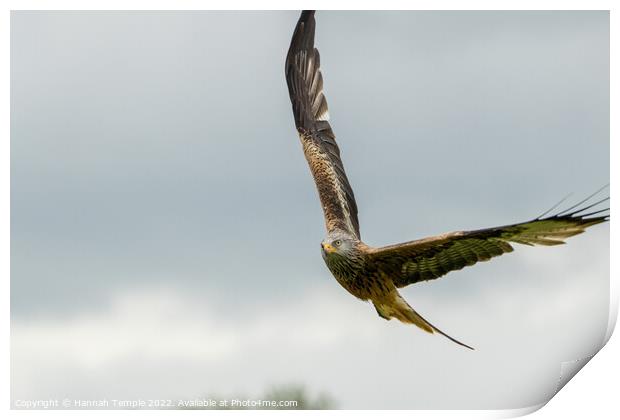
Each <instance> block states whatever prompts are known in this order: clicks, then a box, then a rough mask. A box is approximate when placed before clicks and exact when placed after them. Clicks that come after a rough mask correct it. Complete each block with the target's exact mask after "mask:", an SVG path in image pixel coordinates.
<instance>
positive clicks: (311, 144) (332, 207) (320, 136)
mask: <svg viewBox="0 0 620 420" xmlns="http://www.w3.org/2000/svg"><path fill="white" fill-rule="evenodd" d="M314 32H315V21H314V12H313V11H303V12H302V14H301V16H300V18H299V21H298V22H297V26H296V27H295V32H294V34H293V38H292V40H291V46H290V48H289V51H288V54H287V56H286V65H285V73H286V82H287V84H288V89H289V96H290V98H291V104H292V106H293V115H294V117H295V125H296V126H297V131H298V134H299V138H300V140H301V143H302V146H303V150H304V154H305V156H306V160H307V161H308V165H309V166H310V171H311V172H312V176H313V178H314V181H315V183H316V186H317V190H318V192H319V198H320V200H321V204H322V206H323V213H324V215H325V225H326V227H327V230H328V231H333V230H336V229H342V230H345V231H347V232H350V233H351V234H354V235H356V236H357V237H358V238H359V237H360V233H359V222H358V219H357V204H356V203H355V196H354V194H353V189H352V188H351V185H350V184H349V180H348V179H347V175H346V173H345V170H344V165H343V164H342V159H341V158H340V149H339V148H338V144H336V137H335V136H334V133H333V131H332V129H331V126H330V124H329V122H328V120H329V110H328V107H327V100H326V99H325V95H324V94H323V76H322V74H321V70H320V66H321V57H320V54H319V51H318V50H317V49H316V48H314Z"/></svg>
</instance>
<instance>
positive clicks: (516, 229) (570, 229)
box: [369, 200, 609, 287]
mask: <svg viewBox="0 0 620 420" xmlns="http://www.w3.org/2000/svg"><path fill="white" fill-rule="evenodd" d="M602 201H605V200H602ZM599 203H600V202H599ZM599 203H595V204H593V205H592V206H594V205H596V204H599ZM592 206H588V207H585V208H581V209H579V210H576V211H573V212H572V213H567V211H564V212H560V213H558V214H556V215H554V216H550V217H546V218H537V219H534V220H531V221H529V222H525V223H518V224H514V225H507V226H500V227H496V228H490V229H481V230H474V231H462V232H453V233H447V234H444V235H440V236H433V237H430V238H425V239H420V240H417V241H412V242H407V243H403V244H398V245H392V246H387V247H383V248H375V249H372V250H371V251H370V253H369V257H370V260H371V261H372V262H373V263H374V265H375V267H376V268H377V269H378V270H379V271H381V272H383V273H385V274H386V275H388V276H389V277H390V278H391V279H392V280H393V281H394V284H395V285H396V287H404V286H407V285H409V284H412V283H417V282H419V281H422V280H432V279H436V278H439V277H441V276H443V275H445V274H447V273H448V272H450V271H454V270H460V269H461V268H463V267H465V266H469V265H474V264H476V263H477V262H479V261H487V260H489V259H491V258H493V257H497V256H499V255H502V254H504V253H507V252H511V251H512V250H513V248H512V246H511V245H510V243H509V242H515V243H519V244H525V245H559V244H563V243H564V239H566V238H568V237H571V236H574V235H578V234H580V233H582V232H584V230H585V229H586V228H587V227H590V226H593V225H596V224H599V223H602V222H604V221H606V220H609V215H608V214H603V213H604V212H606V211H607V210H609V209H604V210H599V211H595V212H592V213H589V214H581V215H578V214H579V213H583V212H584V211H585V210H587V209H588V208H591V207H592ZM569 210H571V209H569Z"/></svg>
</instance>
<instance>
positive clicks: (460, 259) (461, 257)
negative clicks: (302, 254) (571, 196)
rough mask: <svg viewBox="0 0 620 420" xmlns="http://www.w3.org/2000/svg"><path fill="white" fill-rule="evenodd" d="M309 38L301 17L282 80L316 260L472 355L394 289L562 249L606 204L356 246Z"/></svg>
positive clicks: (359, 293)
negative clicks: (311, 186) (304, 179)
mask: <svg viewBox="0 0 620 420" xmlns="http://www.w3.org/2000/svg"><path fill="white" fill-rule="evenodd" d="M314 32H315V21H314V11H303V12H302V14H301V17H300V18H299V21H298V22H297V26H296V27H295V32H294V34H293V38H292V40H291V46H290V48H289V51H288V54H287V57H286V65H285V73H286V81H287V84H288V89H289V95H290V99H291V103H292V106H293V115H294V117H295V125H296V127H297V131H298V134H299V138H300V140H301V144H302V147H303V150H304V154H305V156H306V160H307V161H308V165H309V166H310V171H311V172H312V176H313V177H314V181H315V183H316V186H317V189H318V192H319V198H320V201H321V204H322V207H323V213H324V215H325V225H326V228H327V237H326V239H325V240H324V241H323V242H322V243H321V248H322V255H323V259H324V260H325V263H326V264H327V267H328V268H329V270H330V271H331V272H332V274H333V275H334V277H335V278H336V280H337V281H338V282H339V283H340V284H341V285H342V286H343V287H344V288H345V289H346V290H347V291H349V292H350V293H351V294H352V295H353V296H355V297H357V298H359V299H362V300H365V301H368V300H370V301H371V302H372V303H373V305H374V306H375V309H376V310H377V313H378V314H379V316H381V317H383V318H385V319H388V320H389V319H391V318H396V319H398V320H400V321H402V322H405V323H411V324H415V325H417V326H418V327H420V328H422V329H423V330H425V331H427V332H430V333H434V332H437V333H439V334H442V335H444V336H445V337H447V338H449V339H450V340H452V341H454V342H456V343H458V344H460V345H462V346H465V347H467V348H470V349H471V347H470V346H467V345H466V344H463V343H461V342H460V341H457V340H455V339H454V338H452V337H450V336H448V335H447V334H445V333H444V332H443V331H441V330H439V329H438V328H437V327H435V326H434V325H432V324H431V323H430V322H428V321H427V320H425V319H424V318H423V317H422V316H420V314H418V313H417V312H416V311H415V310H414V309H413V308H411V306H409V304H408V303H407V302H406V301H405V300H404V299H403V298H402V296H401V295H400V294H399V293H398V288H401V287H405V286H407V285H409V284H412V283H417V282H419V281H422V280H432V279H436V278H439V277H441V276H443V275H445V274H447V273H448V272H450V271H454V270H460V269H462V268H463V267H465V266H469V265H473V264H475V263H477V262H479V261H487V260H489V259H491V258H493V257H496V256H499V255H502V254H504V253H507V252H512V251H513V248H512V246H511V245H510V242H513V243H519V244H525V245H558V244H563V243H564V242H563V241H564V239H566V238H568V237H571V236H574V235H578V234H580V233H582V232H584V230H585V229H586V228H587V227H590V226H592V225H596V224H598V223H602V222H604V221H606V220H608V219H609V215H608V214H607V213H605V212H606V211H607V210H609V209H604V210H595V211H591V212H590V213H584V212H586V211H587V210H589V209H592V208H594V207H595V206H596V205H598V204H600V203H602V202H604V201H606V200H608V199H604V200H601V201H598V202H596V203H593V204H590V205H587V204H586V203H587V201H588V200H590V199H591V198H592V197H593V196H594V194H593V195H592V196H590V197H588V198H587V199H586V200H583V201H582V202H580V203H578V204H576V205H575V206H573V207H571V208H569V209H567V210H565V211H563V212H559V213H557V214H555V215H553V216H548V217H543V216H544V214H543V215H542V216H540V217H538V218H536V219H533V220H530V221H528V222H524V223H517V224H513V225H506V226H500V227H495V228H490V229H481V230H475V231H462V232H453V233H447V234H444V235H439V236H434V237H430V238H425V239H420V240H416V241H411V242H406V243H401V244H397V245H390V246H386V247H382V248H373V247H370V246H368V245H366V244H365V243H363V242H362V241H361V236H360V231H359V222H358V219H357V205H356V203H355V197H354V195H353V190H352V189H351V185H350V184H349V181H348V179H347V176H346V174H345V171H344V166H343V164H342V160H341V158H340V150H339V149H338V145H337V144H336V140H335V136H334V133H333V131H332V129H331V126H330V125H329V122H328V119H329V114H328V109H327V101H326V100H325V96H324V94H323V77H322V75H321V71H320V56H319V52H318V50H317V49H316V48H315V47H314ZM599 191H600V190H599ZM599 191H597V193H598V192H599ZM595 194H596V193H595ZM579 206H583V207H579ZM574 209H577V210H574ZM551 210H553V209H550V210H549V212H550V211H551Z"/></svg>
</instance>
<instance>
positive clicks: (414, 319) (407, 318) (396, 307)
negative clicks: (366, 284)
mask: <svg viewBox="0 0 620 420" xmlns="http://www.w3.org/2000/svg"><path fill="white" fill-rule="evenodd" d="M373 304H374V305H375V308H376V309H377V312H378V313H379V315H380V316H381V317H383V318H385V319H390V318H396V319H398V320H399V321H401V322H404V323H406V324H415V325H416V326H418V327H420V328H421V329H423V330H424V331H426V332H428V333H431V334H433V333H435V332H437V333H439V334H441V335H443V336H444V337H446V338H447V339H448V340H450V341H452V342H454V343H456V344H458V345H460V346H463V347H467V348H468V349H470V350H475V349H474V348H473V347H471V346H468V345H467V344H465V343H462V342H460V341H459V340H457V339H456V338H454V337H450V336H449V335H448V334H446V333H445V332H443V331H441V330H440V329H439V328H437V327H436V326H434V325H433V324H431V323H430V322H428V321H427V320H426V319H424V318H423V317H422V315H420V314H419V313H417V312H416V311H415V309H413V308H412V307H411V306H410V305H409V304H408V303H407V301H406V300H405V299H403V297H402V296H401V295H400V294H399V293H398V292H397V291H396V290H395V291H394V295H393V296H392V302H390V303H389V304H386V303H378V302H373Z"/></svg>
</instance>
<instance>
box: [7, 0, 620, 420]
mask: <svg viewBox="0 0 620 420" xmlns="http://www.w3.org/2000/svg"><path fill="white" fill-rule="evenodd" d="M4 4H6V5H7V7H6V8H5V10H4V13H3V14H2V21H1V24H0V28H1V29H0V31H1V34H2V42H1V43H0V48H1V56H2V57H3V58H4V59H5V65H3V66H2V67H1V70H0V71H1V72H2V73H1V76H2V81H3V83H2V84H1V86H2V88H1V93H2V98H3V99H4V100H3V101H2V102H1V105H0V106H1V107H2V108H1V111H2V112H1V118H2V123H1V124H0V127H1V128H2V138H3V141H2V143H1V144H0V147H1V148H2V149H1V153H0V159H1V160H2V161H1V164H0V188H2V192H3V194H2V204H3V205H2V206H1V207H0V211H1V215H2V224H1V225H0V226H1V228H0V229H1V231H0V232H1V233H2V238H3V240H2V242H0V244H1V247H2V251H3V252H2V255H1V257H0V258H2V259H1V260H0V270H1V273H2V274H3V276H2V278H3V279H5V284H4V286H5V289H4V291H5V292H4V293H3V294H2V296H3V300H4V305H2V307H3V308H5V309H4V311H5V312H4V313H5V318H4V322H2V324H1V325H2V333H3V337H5V338H6V339H7V342H6V343H5V345H4V346H2V350H1V351H2V360H4V364H3V367H4V368H5V369H3V371H4V372H6V374H5V375H4V378H5V380H4V381H3V382H2V385H1V387H2V388H1V389H2V395H3V400H2V406H3V408H4V410H6V411H8V415H9V417H10V418H13V417H20V418H22V417H25V418H31V417H39V416H46V417H47V416H50V417H52V418H72V417H80V418H81V417H83V416H84V415H85V413H83V412H81V411H73V412H61V411H50V412H46V411H17V410H13V411H11V410H9V402H10V401H9V390H10V375H9V371H10V358H9V346H8V338H9V334H10V331H9V328H10V313H9V304H10V294H9V293H8V291H9V290H8V289H9V276H10V258H9V252H10V234H9V233H10V206H9V190H10V170H9V167H10V166H9V165H10V143H9V137H10V127H9V124H10V118H9V110H10V95H9V92H10V72H9V47H10V38H9V37H10V26H9V25H10V10H37V9H45V10H50V9H55V10H63V9H65V10H71V9H77V10H109V9H112V10H140V9H147V10H148V9H157V10H222V9H226V10H235V9H251V10H257V9H265V10H291V9H301V8H316V9H324V10H330V9H331V10H334V9H351V8H352V7H351V5H352V2H345V1H335V0H332V1H326V0H323V1H313V2H310V1H283V0H279V1H276V0H272V1H262V2H250V1H229V2H224V1H209V2H207V1H200V0H176V1H171V0H151V1H146V0H126V1H121V0H109V1H101V0H93V1H89V2H84V1H78V0H64V1H61V0H59V1H54V2H51V1H43V0H30V1H28V0H24V1H7V2H5V3H4ZM353 5H354V6H355V9H365V10H376V9H396V10H399V9H403V10H404V9H413V10H487V9H490V10H524V9H526V10H554V9H559V10H610V11H611V13H610V20H611V22H610V23H611V40H610V47H611V48H610V49H611V51H610V53H611V57H610V58H611V71H610V74H611V75H614V74H618V71H619V67H618V65H617V57H618V54H617V52H616V53H614V47H617V46H618V45H619V43H618V42H617V37H618V31H617V28H618V20H619V19H618V17H617V15H616V13H615V12H616V11H617V10H618V9H617V7H616V8H614V2H612V1H603V0H599V1H596V0H593V1H577V0H564V1H554V0H546V1H545V0H540V1H532V0H523V1H491V0H478V1H467V2H465V1H457V0H444V1H441V0H436V1H430V0H425V1H423V0H417V1H416V0H413V1H402V0H400V1H397V0H383V1H381V2H371V1H366V0H359V1H357V2H355V3H354V4H353ZM616 50H617V48H616ZM610 87H611V103H610V115H611V116H614V115H618V112H617V108H618V106H617V97H618V95H617V93H618V85H617V83H616V79H614V78H613V76H612V78H611V85H610ZM610 133H611V139H612V140H611V153H610V156H614V157H616V160H617V156H618V153H619V152H618V150H617V149H618V147H617V141H618V138H617V137H618V136H617V122H616V121H615V120H614V119H613V118H612V119H611V131H610ZM610 169H611V180H612V181H615V180H616V179H617V176H616V175H617V170H616V169H615V166H614V165H613V159H612V164H611V166H610ZM615 186H616V183H615V182H612V184H611V192H612V193H614V192H615V191H616V188H615ZM613 195H615V194H612V196H613ZM612 201H613V200H612ZM616 233H617V229H616V228H615V224H614V223H611V248H610V252H611V255H618V253H617V252H616V251H617V245H616V244H617V242H616V240H615V238H616V237H617V235H616ZM616 274H617V269H616V264H615V260H614V259H612V262H611V270H610V277H611V285H610V288H611V293H610V297H611V310H610V320H609V327H608V332H607V338H608V339H609V337H610V335H611V332H612V331H613V327H614V326H615V322H616V318H617V313H618V277H617V275H616ZM617 354H620V341H619V339H618V338H617V337H614V338H612V339H611V340H610V341H609V343H608V344H607V345H606V346H605V348H603V349H602V350H601V351H600V353H599V354H597V355H596V356H595V357H594V358H593V360H592V361H591V362H590V363H588V364H587V365H586V366H585V367H584V369H583V371H582V372H580V373H579V374H578V375H577V379H573V380H571V381H570V382H569V383H568V384H567V385H566V387H565V388H564V389H563V390H561V391H560V392H559V394H558V395H557V396H556V397H554V398H553V399H552V400H551V401H550V402H549V404H548V406H547V407H545V408H544V409H543V410H539V411H537V412H536V413H535V414H533V415H532V417H533V418H538V419H553V418H562V419H567V418H568V419H571V418H583V417H584V416H588V417H590V418H618V414H620V410H619V408H618V404H616V399H617V396H616V395H617V389H619V387H618V383H619V381H618V374H619V373H620V369H619V366H620V364H619V363H618V357H617V356H616V355H617ZM5 391H6V392H5ZM537 408H539V407H530V408H526V409H519V410H497V411H496V410H490V411H471V410H470V411H415V412H413V413H411V412H407V411H389V412H387V411H386V414H388V413H389V414H388V415H389V416H390V417H395V418H411V416H423V418H476V419H479V418H506V417H513V416H519V415H524V414H528V413H530V412H532V411H535V410H536V409H537ZM183 413H184V414H181V412H179V411H178V410H175V411H174V412H169V411H148V412H145V411H132V412H127V411H116V412H114V416H121V417H125V416H132V417H133V416H136V417H143V418H149V419H151V418H162V417H166V416H169V415H174V416H178V415H187V416H201V417H204V416H207V415H208V416H216V417H220V416H221V417H228V416H232V417H241V416H252V417H262V418H274V417H281V416H286V417H289V416H290V415H291V414H292V413H291V412H273V411H251V412H240V411H231V412H221V411H217V412H215V411H214V412H209V414H206V413H205V412H204V411H198V412H195V411H194V412H192V411H186V412H183ZM185 413H186V414H185ZM250 413H251V414H250ZM110 414H111V413H109V412H106V411H89V412H88V416H89V417H91V416H92V417H95V418H107V417H109V416H110ZM345 414H346V416H347V417H348V416H351V417H352V416H355V417H356V418H358V417H360V416H361V417H366V416H369V417H370V416H373V417H375V416H376V415H377V414H381V413H377V412H375V411H372V412H354V413H353V412H350V411H347V412H343V411H329V412H320V413H317V412H296V413H295V415H296V416H299V417H307V416H312V417H314V416H316V415H321V416H325V417H333V416H339V417H340V416H341V415H345Z"/></svg>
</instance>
